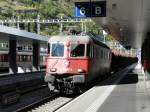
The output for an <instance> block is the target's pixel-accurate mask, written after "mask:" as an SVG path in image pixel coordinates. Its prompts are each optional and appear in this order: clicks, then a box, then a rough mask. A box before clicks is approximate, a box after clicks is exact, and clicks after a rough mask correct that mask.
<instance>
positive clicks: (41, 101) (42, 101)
mask: <svg viewBox="0 0 150 112" xmlns="http://www.w3.org/2000/svg"><path fill="white" fill-rule="evenodd" d="M57 97H58V94H57V93H53V94H51V95H50V96H47V97H45V98H43V99H39V100H38V101H35V102H33V103H31V104H29V105H26V106H24V107H21V108H19V109H17V110H15V111H16V112H26V111H31V110H32V109H33V108H36V107H38V106H39V105H41V104H45V103H46V102H49V101H51V100H52V99H55V98H57Z"/></svg>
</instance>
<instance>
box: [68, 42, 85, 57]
mask: <svg viewBox="0 0 150 112" xmlns="http://www.w3.org/2000/svg"><path fill="white" fill-rule="evenodd" d="M84 55H85V44H71V53H70V56H71V57H83V56H84Z"/></svg>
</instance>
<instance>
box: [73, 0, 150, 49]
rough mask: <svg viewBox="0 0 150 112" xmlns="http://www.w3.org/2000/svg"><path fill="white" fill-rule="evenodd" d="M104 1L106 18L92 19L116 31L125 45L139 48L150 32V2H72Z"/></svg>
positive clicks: (125, 0) (148, 0)
mask: <svg viewBox="0 0 150 112" xmlns="http://www.w3.org/2000/svg"><path fill="white" fill-rule="evenodd" d="M73 1H74V2H89V1H106V3H107V16H106V17H96V18H92V19H93V20H94V21H96V22H97V23H98V24H100V25H102V26H104V27H105V28H108V29H109V30H111V29H117V30H118V32H120V37H119V38H120V40H121V41H122V42H123V43H124V44H125V45H131V46H132V47H136V48H139V47H141V45H142V43H143V41H144V38H146V37H147V34H148V33H149V32H150V0H73Z"/></svg>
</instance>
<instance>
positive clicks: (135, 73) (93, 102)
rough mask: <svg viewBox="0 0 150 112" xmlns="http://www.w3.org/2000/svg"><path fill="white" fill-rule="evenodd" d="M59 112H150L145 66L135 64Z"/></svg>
mask: <svg viewBox="0 0 150 112" xmlns="http://www.w3.org/2000/svg"><path fill="white" fill-rule="evenodd" d="M131 69H133V70H132V71H131ZM56 112H150V85H149V82H148V80H147V77H146V75H145V74H144V72H143V70H142V67H141V66H139V65H137V66H136V65H132V66H129V67H127V68H126V69H124V70H122V71H119V72H118V73H116V74H114V75H113V76H112V77H110V78H109V79H107V80H106V81H104V82H102V83H100V84H98V85H96V86H94V87H93V88H91V89H90V90H88V91H87V92H85V93H84V94H82V95H80V96H79V97H77V98H76V99H75V100H73V101H72V102H70V103H68V104H67V105H65V106H64V107H62V108H60V109H59V110H57V111H56Z"/></svg>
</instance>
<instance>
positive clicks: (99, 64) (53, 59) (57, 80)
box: [45, 34, 111, 93]
mask: <svg viewBox="0 0 150 112" xmlns="http://www.w3.org/2000/svg"><path fill="white" fill-rule="evenodd" d="M110 65H111V50H110V49H109V47H107V46H106V45H105V44H103V43H102V42H100V41H99V40H98V38H96V37H94V36H93V35H91V34H88V35H84V36H83V35H82V36H77V35H76V36H75V35H63V36H61V35H60V36H52V37H51V38H50V40H49V42H48V56H47V61H46V76H45V81H46V82H48V86H49V88H50V90H51V91H53V90H55V89H56V90H59V91H60V92H63V93H70V92H77V90H80V87H81V85H82V86H83V84H87V83H91V81H93V80H94V79H96V78H97V77H99V76H100V75H104V74H106V73H108V72H109V71H110Z"/></svg>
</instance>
